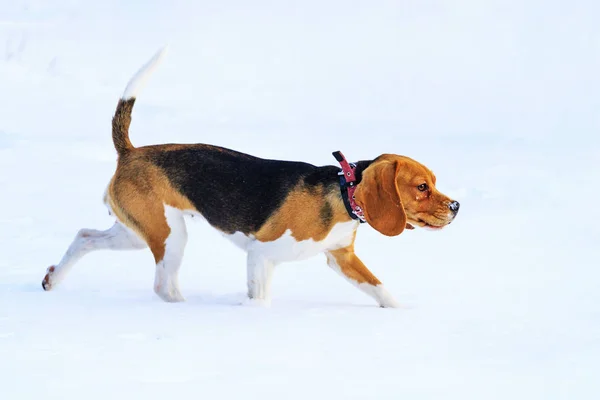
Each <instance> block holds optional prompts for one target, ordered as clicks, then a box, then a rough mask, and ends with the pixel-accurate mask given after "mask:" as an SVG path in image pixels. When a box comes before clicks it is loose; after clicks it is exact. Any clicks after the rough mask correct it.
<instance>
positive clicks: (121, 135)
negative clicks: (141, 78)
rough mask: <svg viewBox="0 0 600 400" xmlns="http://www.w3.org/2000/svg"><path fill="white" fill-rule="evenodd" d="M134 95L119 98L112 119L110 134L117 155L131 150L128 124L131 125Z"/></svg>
mask: <svg viewBox="0 0 600 400" xmlns="http://www.w3.org/2000/svg"><path fill="white" fill-rule="evenodd" d="M134 103H135V97H133V98H130V99H127V100H124V99H120V100H119V102H118V103H117V109H116V110H115V115H114V116H113V119H112V136H113V143H114V145H115V149H116V150H117V153H118V154H119V155H121V154H124V153H126V152H128V151H130V150H132V149H133V148H134V147H133V144H132V143H131V141H130V140H129V125H131V111H132V110H133V105H134Z"/></svg>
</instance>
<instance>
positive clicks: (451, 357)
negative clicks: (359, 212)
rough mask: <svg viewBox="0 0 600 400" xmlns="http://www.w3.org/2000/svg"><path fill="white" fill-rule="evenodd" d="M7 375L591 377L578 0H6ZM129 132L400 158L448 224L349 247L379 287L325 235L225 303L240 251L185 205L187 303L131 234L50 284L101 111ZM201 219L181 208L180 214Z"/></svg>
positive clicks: (287, 152) (103, 162) (84, 388)
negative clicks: (158, 284) (260, 298)
mask: <svg viewBox="0 0 600 400" xmlns="http://www.w3.org/2000/svg"><path fill="white" fill-rule="evenodd" d="M0 9H2V13H1V16H0V39H1V40H0V44H5V49H4V52H0V93H1V95H0V188H1V191H2V194H3V196H1V197H0V207H1V209H3V210H4V213H3V214H2V215H1V216H0V226H1V227H2V229H1V230H0V249H1V250H2V255H3V256H2V258H0V397H1V398H2V399H11V400H12V399H38V398H41V397H42V396H43V398H45V399H58V398H60V399H80V398H85V399H104V398H107V397H109V396H110V397H112V398H117V399H121V398H150V399H154V398H166V397H173V398H175V397H178V398H191V397H202V398H216V399H238V398H246V399H261V400H265V399H280V398H285V399H308V398H314V399H352V398H363V399H364V398H370V399H371V398H376V399H440V398H443V399H461V400H465V399H507V398H509V399H544V400H547V399H596V398H598V397H599V395H600V383H598V379H597V375H598V371H599V368H600V365H599V364H600V311H599V310H600V308H599V306H598V305H599V304H600V291H598V282H599V279H600V268H599V265H598V260H599V259H600V257H599V256H600V254H599V247H598V238H600V228H599V225H598V223H597V221H598V219H599V217H600V208H599V207H597V205H596V204H595V202H596V201H597V198H598V197H599V195H600V192H599V189H598V185H597V182H598V181H599V179H600V172H599V171H600V169H599V168H598V166H599V164H598V159H599V157H600V139H599V137H598V132H599V131H600V118H599V115H600V113H599V112H598V110H600V96H598V93H600V78H598V71H600V57H599V56H598V54H600V52H599V51H598V50H600V47H599V43H600V28H599V27H598V24H597V15H599V13H600V5H599V3H597V2H595V1H591V0H589V1H585V0H580V1H572V2H547V1H536V0H532V1H527V2H522V1H519V2H518V1H500V0H490V1H486V2H481V1H476V0H467V1H463V2H455V3H449V2H442V1H439V0H431V1H420V2H396V1H381V2H350V3H348V2H342V1H316V0H306V1H303V2H296V3H294V4H293V5H292V4H291V3H288V2H269V1H260V0H259V1H253V2H245V1H242V0H230V1H221V2H209V1H185V0H180V1H175V2H171V1H154V2H142V1H139V2H127V3H125V2H118V1H116V0H107V1H103V2H93V3H92V2H87V1H83V0H55V1H52V2H48V1H41V0H37V1H36V0H16V1H8V0H1V2H0ZM165 43H170V48H169V54H168V55H167V56H166V57H165V59H164V60H163V62H162V63H161V65H160V67H159V68H158V69H157V70H156V72H155V73H154V74H153V75H152V77H151V78H150V79H149V81H148V84H147V87H146V88H145V90H144V92H143V93H142V94H141V95H140V97H139V99H138V101H137V102H136V106H135V110H134V115H133V122H132V126H131V140H132V142H133V143H134V145H137V146H140V145H145V144H151V143H163V142H186V143H192V142H205V143H212V144H217V145H221V146H226V147H230V148H234V149H236V150H240V151H244V152H248V153H252V154H255V155H258V156H262V157H272V158H280V159H292V160H302V161H308V162H313V163H316V164H333V163H335V160H334V158H333V157H332V156H331V152H332V151H335V150H342V151H343V152H344V154H345V155H346V156H347V157H348V159H349V160H351V161H356V160H358V159H369V158H373V157H375V156H377V155H378V154H380V153H384V152H394V153H398V154H403V155H407V156H410V157H412V158H415V159H417V160H419V161H421V162H423V163H424V164H426V165H427V166H428V167H430V168H431V169H432V170H433V171H434V172H435V174H436V176H437V180H438V185H437V186H438V188H440V189H441V190H442V191H443V192H445V193H447V194H448V195H451V196H453V197H455V198H456V199H457V200H458V201H460V203H461V209H460V212H459V214H458V217H457V219H456V221H455V222H454V223H453V224H452V225H451V226H449V227H448V228H447V229H444V230H442V231H440V232H428V231H425V230H418V229H417V230H414V231H405V232H404V233H403V234H402V235H401V236H399V237H397V238H388V237H384V236H382V235H380V234H378V233H377V232H376V231H374V230H373V229H370V228H369V227H366V226H362V227H360V229H359V232H358V237H357V243H356V250H357V254H358V255H359V256H360V257H361V259H362V260H363V261H364V262H365V264H366V265H367V266H368V267H369V268H370V269H371V270H372V271H373V272H374V273H375V275H376V276H377V277H378V278H379V279H380V280H381V281H382V282H383V284H384V285H385V287H386V288H387V290H388V291H389V292H390V293H391V294H392V295H393V296H394V297H395V298H396V300H398V302H399V303H400V304H401V308H399V309H380V308H378V307H377V306H376V304H374V302H373V301H372V299H370V298H369V297H368V296H366V295H365V294H364V293H362V292H361V291H360V290H358V289H357V288H355V287H353V286H352V285H350V284H348V282H345V281H344V280H343V279H342V278H340V277H339V276H338V275H337V274H336V273H335V272H334V271H332V270H331V269H330V268H328V267H327V265H326V259H325V257H324V256H317V257H314V258H311V259H308V260H304V261H301V262H295V263H289V264H284V265H281V266H278V267H277V268H276V270H275V276H274V280H273V299H272V304H271V307H270V308H261V307H247V306H243V305H239V304H240V302H241V300H243V293H244V291H245V285H246V277H245V274H246V267H245V259H246V257H245V254H244V253H243V252H242V251H241V250H239V249H237V248H236V247H235V245H234V244H232V243H230V242H229V241H228V240H226V239H225V238H223V237H222V236H221V235H220V234H219V233H218V232H215V231H214V230H211V229H210V228H209V227H208V226H207V224H206V223H205V222H202V221H199V222H197V223H188V236H189V242H188V246H187V248H186V252H185V257H184V260H183V265H182V269H181V272H180V283H181V289H182V294H183V296H184V297H185V298H186V301H185V302H183V303H177V304H171V303H164V302H162V301H161V300H160V299H159V298H158V297H157V296H156V295H155V294H154V292H153V290H152V286H153V279H154V265H153V258H152V255H151V254H150V252H149V251H147V250H140V251H131V252H109V251H106V252H96V253H93V254H89V255H87V256H86V257H85V258H83V259H82V260H81V261H80V262H79V263H78V264H77V265H76V266H75V267H74V269H73V270H72V272H71V273H70V274H69V275H68V276H67V277H66V279H65V280H64V282H63V283H62V284H61V285H60V286H59V287H57V288H56V289H55V290H54V291H52V292H48V293H46V292H43V291H42V288H41V280H42V278H43V276H44V273H45V270H46V268H47V267H48V266H49V265H51V264H54V263H56V262H58V261H59V260H60V257H61V256H62V254H63V253H64V251H65V250H66V248H67V246H68V245H69V244H70V242H71V240H72V239H73V237H74V236H75V234H76V233H77V231H78V230H79V229H80V228H94V229H107V228H108V227H110V226H111V225H112V219H111V217H110V216H109V215H108V214H107V212H106V209H105V207H104V205H103V204H102V194H103V193H104V189H105V187H106V184H107V182H108V180H109V179H110V176H111V175H112V173H113V171H114V162H115V159H116V155H115V151H114V148H113V145H112V143H111V139H110V128H111V123H110V120H111V117H112V113H113V111H114V109H115V107H116V103H117V100H118V98H119V96H120V95H121V93H123V92H122V91H123V88H124V87H125V86H126V84H127V82H128V80H129V79H130V78H131V76H132V75H133V74H134V73H135V71H137V70H138V69H139V68H140V66H142V65H143V64H144V63H145V62H146V61H147V60H148V58H149V57H151V55H152V54H154V53H155V52H156V51H157V49H159V48H160V47H161V46H163V45H164V44H165ZM192 222H193V221H192Z"/></svg>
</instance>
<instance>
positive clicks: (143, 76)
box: [121, 45, 169, 100]
mask: <svg viewBox="0 0 600 400" xmlns="http://www.w3.org/2000/svg"><path fill="white" fill-rule="evenodd" d="M168 49H169V46H168V45H166V46H164V47H163V48H162V49H160V50H159V51H158V52H156V54H155V55H154V56H153V57H152V58H151V59H150V60H149V61H148V62H147V63H146V64H145V65H144V66H143V67H142V68H140V69H139V71H138V72H136V74H135V75H134V76H133V78H131V79H130V80H129V83H127V87H126V88H125V91H124V92H123V96H122V97H121V98H122V99H124V100H127V99H131V98H134V97H136V96H137V95H138V93H139V92H140V90H141V89H142V88H143V87H144V85H145V84H146V80H147V78H148V76H150V74H151V73H152V72H154V70H155V69H156V67H157V66H158V64H160V62H161V61H162V59H163V58H164V57H165V55H166V54H167V50H168Z"/></svg>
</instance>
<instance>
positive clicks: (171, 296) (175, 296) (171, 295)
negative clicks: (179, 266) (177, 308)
mask: <svg viewBox="0 0 600 400" xmlns="http://www.w3.org/2000/svg"><path fill="white" fill-rule="evenodd" d="M167 286H168V285H167ZM154 292H155V293H156V294H157V295H158V297H160V298H161V299H162V300H163V301H166V302H167V303H179V302H182V301H185V298H184V297H183V295H182V294H181V292H180V291H179V289H177V288H173V287H169V288H168V290H164V289H163V287H162V286H158V287H157V286H155V287H154Z"/></svg>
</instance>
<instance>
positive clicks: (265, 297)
mask: <svg viewBox="0 0 600 400" xmlns="http://www.w3.org/2000/svg"><path fill="white" fill-rule="evenodd" d="M274 269H275V264H274V263H273V262H272V261H271V260H269V259H267V258H265V257H264V256H263V255H262V254H260V253H258V252H256V251H249V252H248V257H247V274H248V275H247V283H248V298H249V299H250V300H252V301H254V302H262V304H263V305H269V304H270V303H271V282H272V281H273V270H274Z"/></svg>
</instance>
